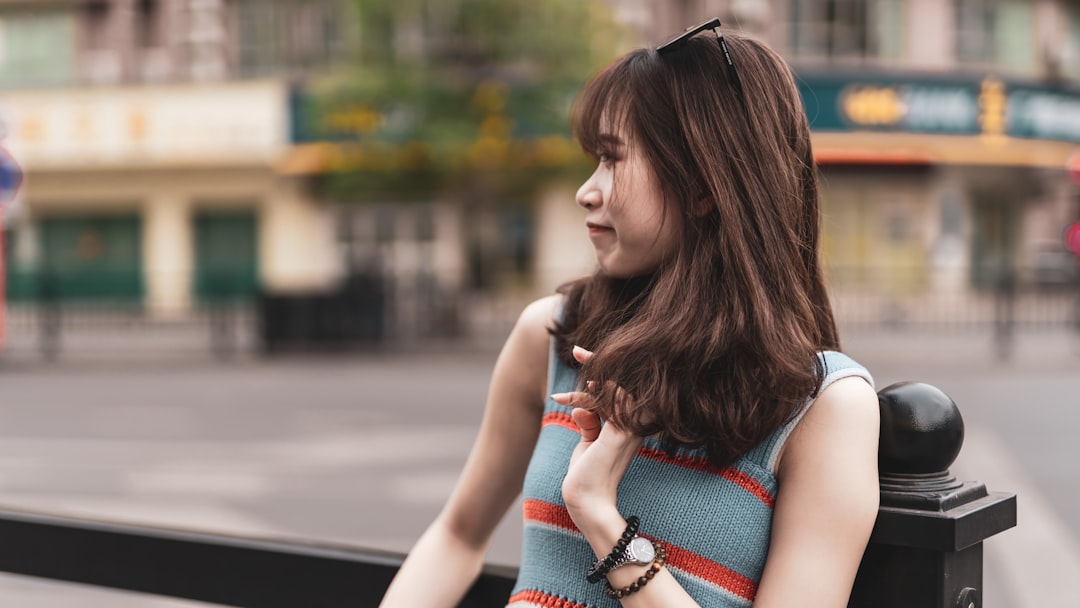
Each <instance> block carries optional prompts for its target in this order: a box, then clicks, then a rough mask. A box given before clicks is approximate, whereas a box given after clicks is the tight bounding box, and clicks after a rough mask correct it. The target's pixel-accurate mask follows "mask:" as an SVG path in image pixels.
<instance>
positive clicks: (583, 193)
mask: <svg viewBox="0 0 1080 608" xmlns="http://www.w3.org/2000/svg"><path fill="white" fill-rule="evenodd" d="M575 198H576V199H577V204H579V205H581V206H582V207H584V208H586V209H594V208H596V207H599V206H600V205H601V204H602V203H603V202H604V195H603V193H602V192H600V188H599V187H598V186H597V183H596V176H595V175H594V176H593V177H590V178H589V180H588V181H586V182H585V183H584V184H581V187H580V188H578V191H577V195H576V196H575Z"/></svg>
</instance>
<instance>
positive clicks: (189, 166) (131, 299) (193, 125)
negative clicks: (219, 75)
mask: <svg viewBox="0 0 1080 608" xmlns="http://www.w3.org/2000/svg"><path fill="white" fill-rule="evenodd" d="M286 98H287V95H286V92H285V87H284V85H283V84H281V83H278V82H272V81H264V82H249V83H228V84H218V85H213V86H196V85H177V86H156V87H130V88H114V89H94V90H77V91H71V90H63V91H61V90H56V91H53V90H42V91H34V92H30V91H20V92H12V93H9V94H5V95H4V96H3V97H2V98H0V117H2V120H3V122H4V123H5V124H6V125H7V126H8V128H9V130H10V135H9V138H8V140H7V144H8V146H9V148H10V150H11V151H12V153H13V154H14V155H15V156H16V158H18V159H19V160H20V162H21V163H22V165H23V166H24V167H25V169H26V171H27V184H26V188H25V197H24V200H23V204H22V205H21V206H20V208H19V210H18V213H16V214H15V215H14V217H13V218H11V221H10V223H9V224H10V225H9V226H8V227H7V236H8V240H9V241H10V242H9V243H8V250H9V252H10V255H9V256H8V257H9V259H8V265H9V268H8V270H9V272H8V277H7V281H6V284H7V287H8V291H9V298H10V300H12V301H14V302H18V301H28V300H29V301H33V300H39V299H41V298H43V297H46V298H54V299H60V300H64V301H69V302H79V303H91V302H106V303H108V304H109V305H111V306H112V305H123V306H127V307H134V308H142V309H145V310H148V311H150V312H151V313H154V314H162V315H170V314H179V315H183V314H186V313H187V312H188V311H190V310H191V309H192V308H193V307H196V306H198V305H199V304H200V303H203V302H206V301H208V300H212V299H215V298H221V297H229V298H234V299H235V298H240V299H250V298H252V297H253V296H254V295H255V294H256V293H257V291H258V290H259V289H261V288H262V287H265V286H269V287H272V288H274V289H278V290H288V289H302V288H307V287H309V286H310V285H312V284H313V283H318V282H319V281H326V280H327V278H326V277H327V276H328V275H329V274H330V273H331V270H330V269H328V268H327V265H328V263H330V262H332V256H331V255H329V254H328V251H329V250H331V249H332V247H333V245H332V238H329V235H332V234H333V231H332V226H331V225H330V220H329V218H328V217H327V216H326V214H325V213H324V212H323V211H321V210H320V209H319V208H318V206H317V205H316V204H315V203H314V202H313V201H311V200H310V199H309V198H308V197H307V196H306V194H305V192H304V190H303V189H302V188H301V187H299V186H298V184H297V183H296V180H293V179H290V178H288V177H283V176H281V175H280V174H279V173H278V172H277V164H278V162H279V161H280V159H281V156H282V155H283V154H284V151H285V150H286V149H287V145H286V130H287V115H286V110H285V108H286Z"/></svg>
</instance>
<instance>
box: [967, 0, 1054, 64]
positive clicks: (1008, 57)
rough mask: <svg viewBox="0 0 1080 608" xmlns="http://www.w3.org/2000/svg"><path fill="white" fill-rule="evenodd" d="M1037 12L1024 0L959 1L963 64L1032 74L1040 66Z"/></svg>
mask: <svg viewBox="0 0 1080 608" xmlns="http://www.w3.org/2000/svg"><path fill="white" fill-rule="evenodd" d="M1037 48H1038V45H1037V44H1036V42H1035V25H1034V13H1033V11H1032V6H1031V4H1030V3H1029V2H1024V1H1021V0H956V59H957V61H959V62H960V63H966V64H974V65H979V66H994V67H999V68H1003V69H1007V70H1010V71H1014V72H1029V71H1032V70H1034V69H1035V67H1036V63H1037Z"/></svg>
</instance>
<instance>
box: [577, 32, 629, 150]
mask: <svg viewBox="0 0 1080 608" xmlns="http://www.w3.org/2000/svg"><path fill="white" fill-rule="evenodd" d="M632 57H633V54H631V55H629V56H627V57H623V59H622V60H620V61H617V62H615V63H613V64H611V65H610V66H608V67H607V68H605V69H604V70H602V71H600V72H599V73H597V74H596V75H595V76H594V77H593V78H592V79H591V80H590V81H589V82H588V83H587V84H586V85H585V87H584V88H583V89H582V91H581V94H579V95H578V98H577V100H576V101H575V102H574V109H573V113H572V118H571V129H572V131H573V134H574V137H575V138H576V139H577V140H578V144H579V145H580V146H581V149H582V150H584V151H585V153H586V154H588V155H589V156H591V157H593V158H596V157H597V156H599V154H600V152H601V151H603V150H604V148H605V146H606V145H607V142H606V138H607V136H611V135H618V134H620V133H622V134H626V133H630V132H631V131H632V129H630V124H629V122H630V117H631V116H632V115H633V112H632V108H631V104H633V103H634V99H635V96H634V95H633V94H632V91H633V88H634V87H633V79H632V78H631V74H632V70H631V69H630V66H629V63H630V59H631V58H632Z"/></svg>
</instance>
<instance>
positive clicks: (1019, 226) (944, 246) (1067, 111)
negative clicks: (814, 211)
mask: <svg viewBox="0 0 1080 608" xmlns="http://www.w3.org/2000/svg"><path fill="white" fill-rule="evenodd" d="M798 81H799V85H800V92H801V94H802V96H803V100H804V103H805V105H806V109H807V114H808V116H809V118H810V121H811V129H812V131H813V134H814V146H815V155H816V157H817V160H818V163H819V165H820V166H821V170H822V177H823V180H822V193H823V198H824V209H825V223H824V227H825V228H824V230H825V231H824V237H825V238H824V241H825V254H826V259H827V264H828V267H829V269H830V275H831V276H830V280H831V282H832V284H833V285H834V287H839V288H841V289H859V288H862V287H877V288H882V289H889V290H895V291H899V292H913V291H924V290H931V289H933V290H945V291H957V292H964V291H969V290H972V289H975V290H978V289H982V288H986V287H990V286H993V285H994V284H995V283H996V282H997V281H998V280H999V279H1000V277H1002V276H1004V275H1005V274H1009V275H1010V276H1012V275H1017V276H1015V277H1014V278H1018V279H1024V278H1027V277H1030V276H1033V275H1034V273H1035V272H1036V266H1037V259H1038V257H1039V255H1040V252H1043V251H1046V250H1048V249H1053V248H1060V247H1061V242H1060V235H1061V230H1062V228H1063V227H1064V226H1066V225H1068V223H1070V222H1071V221H1073V220H1075V219H1076V218H1075V215H1076V213H1077V210H1076V209H1075V202H1074V196H1073V195H1072V193H1071V190H1070V186H1069V183H1068V178H1067V175H1066V172H1065V164H1066V161H1067V159H1068V158H1069V156H1070V155H1071V154H1072V153H1074V152H1075V151H1076V150H1077V147H1078V145H1080V92H1078V91H1073V90H1068V89H1063V88H1057V87H1052V86H1045V85H1034V84H1025V83H1016V82H1009V81H1003V80H1001V79H998V78H996V77H994V76H984V77H968V76H963V75H949V76H941V77H932V76H928V75H923V74H917V75H916V74H901V73H887V72H886V73H865V74H863V73H817V72H809V71H807V72H802V71H801V72H799V74H798ZM882 277H887V284H885V285H883V284H881V281H882Z"/></svg>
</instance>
